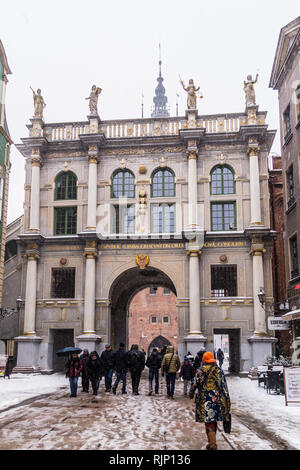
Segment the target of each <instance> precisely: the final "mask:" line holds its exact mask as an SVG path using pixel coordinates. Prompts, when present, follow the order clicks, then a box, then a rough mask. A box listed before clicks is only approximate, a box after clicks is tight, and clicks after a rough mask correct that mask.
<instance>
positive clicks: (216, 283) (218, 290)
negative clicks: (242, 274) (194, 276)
mask: <svg viewBox="0 0 300 470" xmlns="http://www.w3.org/2000/svg"><path fill="white" fill-rule="evenodd" d="M236 296H237V267H236V265H232V266H211V297H236Z"/></svg>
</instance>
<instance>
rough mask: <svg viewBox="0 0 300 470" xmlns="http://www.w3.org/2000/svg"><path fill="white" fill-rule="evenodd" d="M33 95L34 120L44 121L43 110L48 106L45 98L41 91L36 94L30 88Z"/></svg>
mask: <svg viewBox="0 0 300 470" xmlns="http://www.w3.org/2000/svg"><path fill="white" fill-rule="evenodd" d="M30 89H31V90H32V93H33V104H34V116H33V117H34V118H40V119H43V110H44V107H45V106H46V103H45V101H44V98H43V97H42V95H41V90H40V89H38V90H37V91H36V92H35V91H34V90H33V89H32V88H31V87H30Z"/></svg>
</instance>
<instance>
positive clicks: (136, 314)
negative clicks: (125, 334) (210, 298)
mask: <svg viewBox="0 0 300 470" xmlns="http://www.w3.org/2000/svg"><path fill="white" fill-rule="evenodd" d="M152 317H156V323H153V322H152ZM163 317H168V323H166V322H164V321H163V320H164V319H163ZM159 336H163V337H164V338H166V339H167V340H168V341H169V342H170V343H171V344H172V345H173V346H174V347H175V348H177V336H178V319H177V307H176V296H175V295H174V294H173V293H172V292H171V291H169V293H168V294H166V293H164V288H163V287H157V288H156V293H155V294H153V293H152V294H151V293H150V288H146V289H143V290H142V291H140V292H139V293H138V294H136V296H135V297H134V298H133V300H132V302H131V304H130V308H129V348H130V347H131V345H132V344H138V345H139V349H144V350H145V351H146V353H147V354H148V348H149V346H150V345H151V342H152V341H153V340H155V338H157V337H159ZM151 349H152V347H151Z"/></svg>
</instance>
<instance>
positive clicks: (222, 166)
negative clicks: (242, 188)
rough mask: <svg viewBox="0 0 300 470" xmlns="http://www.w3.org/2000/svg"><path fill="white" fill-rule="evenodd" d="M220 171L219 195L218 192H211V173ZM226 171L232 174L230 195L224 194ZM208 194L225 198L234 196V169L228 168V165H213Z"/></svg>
mask: <svg viewBox="0 0 300 470" xmlns="http://www.w3.org/2000/svg"><path fill="white" fill-rule="evenodd" d="M218 169H220V170H221V191H222V192H220V193H218V192H213V173H214V172H215V171H216V170H218ZM225 169H227V170H229V171H230V172H231V174H232V180H233V192H231V193H225V192H224V170H225ZM210 194H211V195H212V196H227V195H229V194H230V195H231V194H236V181H235V171H234V169H233V168H232V167H231V166H229V165H215V166H214V167H213V168H212V169H211V172H210Z"/></svg>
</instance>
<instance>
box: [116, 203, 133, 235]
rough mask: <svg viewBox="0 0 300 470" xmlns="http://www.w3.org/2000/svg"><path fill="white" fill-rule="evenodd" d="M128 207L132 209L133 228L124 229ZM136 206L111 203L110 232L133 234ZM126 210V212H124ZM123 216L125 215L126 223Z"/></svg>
mask: <svg viewBox="0 0 300 470" xmlns="http://www.w3.org/2000/svg"><path fill="white" fill-rule="evenodd" d="M128 209H132V210H133V229H132V231H128V230H127V231H125V226H126V228H127V229H128V217H129V216H128V212H127V211H128ZM135 209H136V207H135V204H112V205H111V232H110V233H115V234H118V235H120V234H124V235H133V234H134V233H135V224H136V210H135ZM125 210H126V212H125ZM125 217H127V225H126V224H125ZM130 217H132V215H130Z"/></svg>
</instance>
